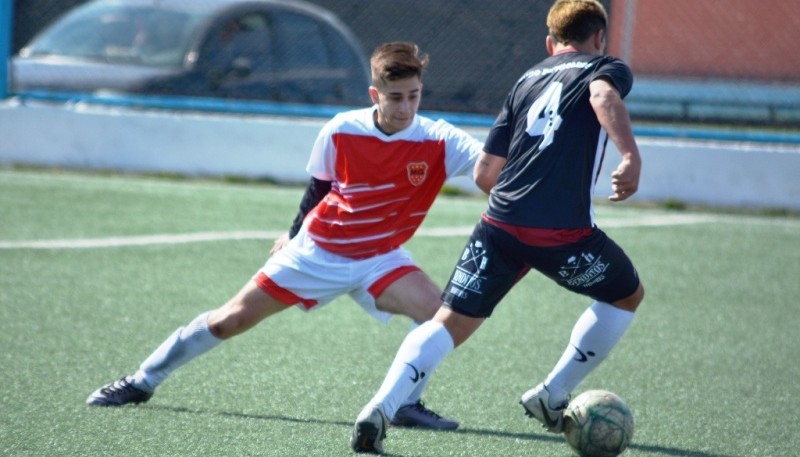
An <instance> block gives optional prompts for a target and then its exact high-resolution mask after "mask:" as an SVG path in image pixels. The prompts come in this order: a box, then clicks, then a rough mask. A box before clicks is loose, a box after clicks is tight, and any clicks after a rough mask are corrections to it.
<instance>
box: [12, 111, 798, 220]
mask: <svg viewBox="0 0 800 457" xmlns="http://www.w3.org/2000/svg"><path fill="white" fill-rule="evenodd" d="M324 122H325V119H298V118H285V117H267V116H235V115H228V114H186V113H181V114H174V113H169V112H160V111H135V110H122V109H119V108H104V107H97V106H89V105H82V104H75V105H71V106H66V107H65V106H60V105H58V106H56V105H48V104H42V103H30V104H28V105H16V104H15V103H14V102H13V101H11V102H9V103H6V104H5V105H0V165H11V164H34V165H44V166H60V167H77V168H98V169H119V170H131V171H150V172H175V173H185V174H192V175H241V176H248V177H268V178H272V179H275V180H278V181H281V182H305V181H306V180H307V179H308V177H307V175H306V173H305V163H306V160H307V158H308V154H309V151H310V149H311V145H312V144H313V142H314V139H315V138H316V135H317V132H318V130H319V128H320V127H321V126H322V124H323V123H324ZM467 130H469V131H470V132H471V133H473V134H474V135H475V136H476V137H478V138H480V139H483V138H484V137H485V134H486V129H467ZM638 141H639V145H640V148H641V152H642V156H643V160H644V169H643V176H642V182H641V188H640V191H639V193H638V194H637V195H636V197H635V199H636V200H643V201H665V200H671V199H672V200H679V201H682V202H685V203H690V204H703V205H716V206H724V207H751V208H786V209H793V210H800V145H775V144H737V143H729V142H724V143H723V142H718V143H713V142H699V141H691V142H690V141H667V140H663V139H650V138H638ZM618 158H619V156H618V154H617V151H616V149H615V148H614V147H613V146H612V147H610V150H609V152H608V154H607V159H606V165H605V168H604V170H603V173H602V178H601V181H600V182H599V183H598V187H597V196H598V198H604V197H605V196H606V195H608V193H609V192H610V178H609V174H610V172H611V170H612V169H613V168H614V167H616V164H617V163H618ZM455 184H456V185H457V186H458V187H461V188H464V189H466V190H469V191H476V192H477V189H476V188H475V187H474V185H473V184H472V183H471V182H470V181H469V180H468V179H466V178H463V179H459V180H457V181H456V182H455Z"/></svg>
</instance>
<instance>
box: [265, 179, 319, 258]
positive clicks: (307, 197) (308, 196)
mask: <svg viewBox="0 0 800 457" xmlns="http://www.w3.org/2000/svg"><path fill="white" fill-rule="evenodd" d="M330 190H331V182H330V181H323V180H321V179H317V178H314V177H312V178H311V180H310V181H309V182H308V187H307V188H306V191H305V193H304V194H303V199H302V200H301V201H300V210H299V211H298V212H297V216H296V217H295V218H294V221H293V222H292V226H291V227H290V228H289V231H288V232H287V233H284V234H283V235H281V236H279V237H278V239H277V240H275V244H274V245H273V246H272V249H271V250H270V254H274V253H276V252H278V251H279V250H281V248H283V246H284V245H286V243H288V242H289V240H291V239H292V238H294V237H295V235H297V232H299V231H300V227H302V226H303V220H304V219H305V218H306V215H308V213H309V212H310V211H311V210H312V209H314V207H315V206H317V204H319V202H321V201H322V199H323V198H325V195H327V194H328V192H330Z"/></svg>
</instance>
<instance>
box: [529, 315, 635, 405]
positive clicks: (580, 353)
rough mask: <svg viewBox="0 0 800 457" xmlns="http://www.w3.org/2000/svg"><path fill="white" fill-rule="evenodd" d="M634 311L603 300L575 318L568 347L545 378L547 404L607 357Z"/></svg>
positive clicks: (565, 393)
mask: <svg viewBox="0 0 800 457" xmlns="http://www.w3.org/2000/svg"><path fill="white" fill-rule="evenodd" d="M633 316H634V313H633V312H631V311H626V310H623V309H619V308H617V307H615V306H613V305H610V304H608V303H603V302H594V303H593V304H592V305H591V306H589V308H587V309H586V311H585V312H584V313H583V314H582V315H581V317H580V318H578V321H577V322H576V323H575V327H573V329H572V335H571V336H570V340H569V346H567V349H566V350H565V351H564V354H563V355H562V356H561V359H560V360H559V361H558V363H557V364H556V366H555V367H554V368H553V371H551V372H550V374H549V375H548V376H547V379H545V382H544V383H545V385H546V386H547V390H548V391H550V402H551V407H552V406H555V405H557V404H558V403H560V402H562V401H563V400H565V399H566V398H567V396H568V395H569V394H570V393H571V392H572V391H573V390H575V388H576V387H578V384H580V383H581V382H582V381H583V380H584V379H585V378H586V376H588V375H589V373H591V371H592V370H594V369H595V368H597V366H598V365H600V363H601V362H602V361H603V360H605V358H606V357H608V354H609V353H610V352H611V349H613V348H614V346H615V345H616V344H617V342H618V341H619V340H620V338H622V335H623V334H624V333H625V331H626V330H627V329H628V327H629V326H630V324H631V321H632V320H633Z"/></svg>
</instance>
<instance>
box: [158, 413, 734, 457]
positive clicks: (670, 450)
mask: <svg viewBox="0 0 800 457" xmlns="http://www.w3.org/2000/svg"><path fill="white" fill-rule="evenodd" d="M145 408H147V409H154V410H163V411H170V412H174V413H185V414H202V415H210V416H219V417H229V418H230V417H232V418H241V419H258V420H266V421H280V422H293V423H299V424H325V425H341V426H343V427H347V428H348V429H349V428H350V427H352V426H353V422H344V421H335V420H322V419H305V418H298V417H289V416H280V415H271V414H248V413H232V412H228V411H210V410H202V409H192V408H184V407H176V406H164V405H147V406H145ZM442 433H457V434H462V435H478V436H491V437H501V438H513V439H515V440H526V441H541V442H550V443H554V442H563V441H564V438H563V437H561V435H553V434H540V433H512V432H504V431H502V430H491V429H484V428H468V427H461V428H459V429H458V430H455V431H450V432H442ZM629 449H634V450H636V451H640V452H648V453H650V454H654V455H655V456H670V457H731V456H729V455H726V454H712V453H709V452H702V451H695V450H690V449H680V448H677V447H667V446H654V445H648V444H640V443H633V444H631V445H630V447H629ZM383 455H386V456H391V455H393V454H383Z"/></svg>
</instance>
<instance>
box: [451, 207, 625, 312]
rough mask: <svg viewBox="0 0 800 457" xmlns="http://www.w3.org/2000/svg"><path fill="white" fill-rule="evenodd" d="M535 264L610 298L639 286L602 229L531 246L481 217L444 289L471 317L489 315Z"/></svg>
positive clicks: (581, 289)
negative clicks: (557, 243)
mask: <svg viewBox="0 0 800 457" xmlns="http://www.w3.org/2000/svg"><path fill="white" fill-rule="evenodd" d="M531 268H533V269H535V270H537V271H539V272H540V273H542V274H544V275H545V276H547V277H548V278H550V279H552V280H553V281H555V282H556V283H558V284H559V285H560V286H562V287H564V288H566V289H569V290H571V291H573V292H576V293H579V294H582V295H586V296H588V297H591V298H593V299H595V300H598V301H602V302H606V303H612V302H615V301H617V300H621V299H623V298H625V297H627V296H629V295H631V294H632V293H634V292H635V291H636V289H637V288H638V287H639V276H638V274H637V273H636V269H635V268H634V267H633V264H632V263H631V260H630V259H629V258H628V256H627V255H626V254H625V252H624V251H623V250H622V249H621V248H620V247H619V246H618V245H617V244H616V243H614V241H613V240H612V239H611V238H609V237H608V236H607V235H606V234H605V233H604V232H603V231H602V230H600V229H598V228H595V229H593V231H592V234H591V235H590V236H588V237H586V238H584V239H582V240H580V241H578V242H576V243H570V244H565V245H560V246H552V247H537V246H530V245H527V244H524V243H522V242H520V241H519V240H518V239H517V238H515V237H514V236H512V235H511V234H509V233H508V232H506V231H504V230H502V229H500V228H498V227H495V226H493V225H490V224H488V223H486V222H485V221H483V220H482V221H480V222H479V223H478V225H476V226H475V230H474V231H473V232H472V236H470V239H469V242H468V243H467V245H466V246H465V247H464V250H463V251H462V254H461V257H460V258H459V259H458V262H457V263H456V267H455V269H454V270H453V274H452V275H451V276H450V281H448V283H447V287H446V288H445V290H444V292H443V293H442V299H443V301H444V303H445V305H446V306H449V307H450V308H451V309H453V310H454V311H456V312H458V313H460V314H463V315H466V316H471V317H489V316H491V314H492V311H493V310H494V308H495V306H497V304H498V303H499V302H500V300H501V299H502V298H503V297H504V296H505V295H506V293H508V291H509V290H511V288H512V287H513V286H514V284H516V283H517V281H519V280H520V279H522V277H523V276H525V274H526V273H527V272H528V270H530V269H531Z"/></svg>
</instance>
